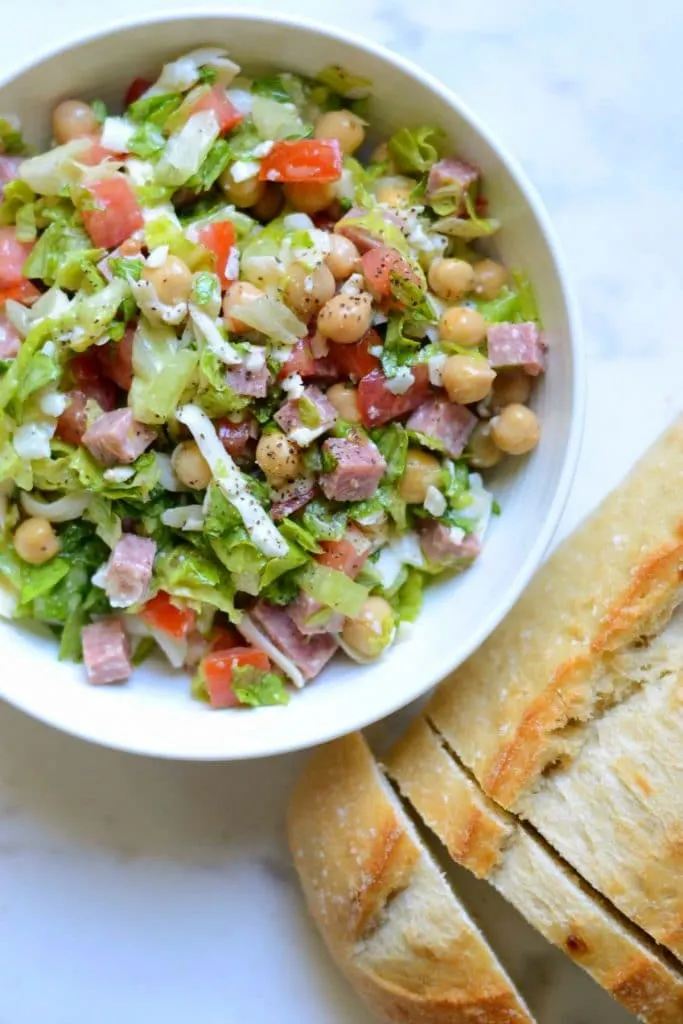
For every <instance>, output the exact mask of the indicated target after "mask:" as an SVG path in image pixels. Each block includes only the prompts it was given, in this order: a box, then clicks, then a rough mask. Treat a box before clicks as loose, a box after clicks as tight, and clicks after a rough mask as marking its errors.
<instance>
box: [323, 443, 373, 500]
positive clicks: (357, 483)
mask: <svg viewBox="0 0 683 1024" xmlns="http://www.w3.org/2000/svg"><path fill="white" fill-rule="evenodd" d="M323 452H325V454H326V455H331V456H332V458H333V459H335V460H336V463H337V465H336V466H335V468H334V469H333V470H331V471H330V472H328V473H323V474H322V475H321V477H320V486H321V487H322V489H323V491H324V493H325V497H326V498H329V499H330V500H334V501H364V500H365V499H366V498H371V497H372V496H373V494H374V493H375V491H376V490H377V488H378V486H379V482H380V480H381V479H382V477H383V476H384V473H385V470H386V468H387V464H386V462H385V461H384V457H383V455H382V453H381V452H380V451H379V449H378V448H377V445H376V444H374V442H373V441H366V440H365V439H364V438H363V439H362V440H361V439H358V438H354V436H353V435H350V436H349V437H330V438H328V439H327V441H325V443H324V444H323Z"/></svg>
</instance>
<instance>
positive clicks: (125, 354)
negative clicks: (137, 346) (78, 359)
mask: <svg viewBox="0 0 683 1024" xmlns="http://www.w3.org/2000/svg"><path fill="white" fill-rule="evenodd" d="M134 335H135V326H134V325H132V324H131V325H130V326H129V327H126V332H125V334H124V335H123V337H122V338H121V340H120V341H108V342H107V344H106V345H101V346H98V347H97V348H96V349H95V352H96V353H97V360H98V363H99V367H100V370H101V371H102V373H103V374H104V376H105V377H106V378H107V380H111V381H113V382H114V384H116V385H117V387H120V388H122V389H123V390H124V391H130V388H131V385H132V383H133V337H134Z"/></svg>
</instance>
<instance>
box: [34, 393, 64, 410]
mask: <svg viewBox="0 0 683 1024" xmlns="http://www.w3.org/2000/svg"><path fill="white" fill-rule="evenodd" d="M68 404H69V399H68V398H67V397H66V395H62V394H60V393H59V391H46V392H45V393H44V394H43V395H41V396H40V399H39V401H38V405H39V407H40V411H41V412H42V413H44V414H45V415H46V416H61V415H62V413H63V412H64V410H65V409H66V407H67V405H68Z"/></svg>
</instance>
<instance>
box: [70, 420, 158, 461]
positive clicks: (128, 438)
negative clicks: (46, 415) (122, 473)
mask: <svg viewBox="0 0 683 1024" xmlns="http://www.w3.org/2000/svg"><path fill="white" fill-rule="evenodd" d="M155 437H156V432H155V431H154V430H152V429H151V428H150V427H147V426H145V424H144V423H138V422H137V420H136V419H135V418H134V417H133V413H132V412H131V410H130V409H115V410H114V411H113V412H105V414H104V415H103V416H99V417H98V419H96V420H95V422H94V423H93V424H92V426H90V427H88V429H87V430H86V432H85V433H84V434H83V439H82V440H83V444H84V445H85V446H86V448H87V449H88V450H89V451H90V453H91V454H92V455H94V457H95V458H96V459H97V461H98V462H101V463H102V465H103V466H115V465H117V464H120V463H123V464H124V465H127V464H130V463H131V462H135V460H136V459H137V458H138V457H139V456H140V455H142V453H143V452H144V450H145V449H146V448H148V447H149V446H150V445H151V443H152V441H153V440H154V438H155Z"/></svg>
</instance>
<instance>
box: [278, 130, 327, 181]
mask: <svg viewBox="0 0 683 1024" xmlns="http://www.w3.org/2000/svg"><path fill="white" fill-rule="evenodd" d="M341 172H342V152H341V148H340V146H339V143H338V141H337V140H336V139H297V140H296V141H292V142H288V141H287V140H286V139H282V140H281V141H279V142H276V143H275V145H274V146H273V148H272V149H271V151H270V153H269V154H268V156H265V157H264V158H263V160H262V161H261V170H260V172H259V178H260V179H261V181H304V182H305V181H311V182H313V181H314V182H317V183H323V182H326V181H338V180H339V178H340V177H341Z"/></svg>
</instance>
